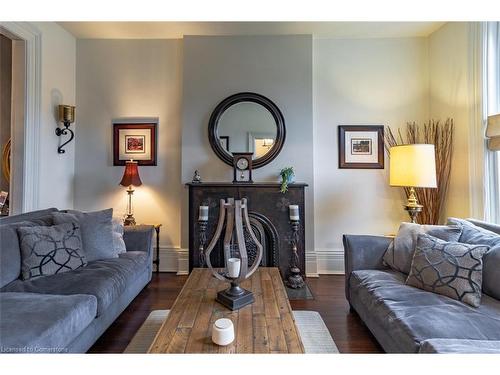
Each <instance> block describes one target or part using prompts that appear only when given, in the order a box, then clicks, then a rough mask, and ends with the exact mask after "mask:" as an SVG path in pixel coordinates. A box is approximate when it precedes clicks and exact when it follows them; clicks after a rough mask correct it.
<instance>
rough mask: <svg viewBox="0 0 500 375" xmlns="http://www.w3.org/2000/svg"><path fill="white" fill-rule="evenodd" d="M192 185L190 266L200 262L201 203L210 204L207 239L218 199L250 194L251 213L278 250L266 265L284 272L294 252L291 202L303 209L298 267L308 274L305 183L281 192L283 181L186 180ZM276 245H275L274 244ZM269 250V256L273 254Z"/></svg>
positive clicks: (215, 213) (216, 211) (216, 214)
mask: <svg viewBox="0 0 500 375" xmlns="http://www.w3.org/2000/svg"><path fill="white" fill-rule="evenodd" d="M186 185H187V186H188V187H189V270H190V271H191V270H192V269H193V268H195V267H200V264H199V257H198V253H199V245H200V242H199V234H200V233H199V226H198V209H199V206H201V205H206V206H209V219H208V225H207V230H206V237H207V242H209V241H210V239H211V238H212V236H213V234H214V231H215V227H216V224H217V221H218V218H219V200H220V199H227V198H235V199H242V198H247V200H248V209H249V213H250V215H251V217H253V218H254V219H255V220H258V221H260V223H261V224H262V226H263V227H264V228H265V230H266V233H268V235H269V238H268V246H269V250H270V251H275V254H274V262H275V263H277V264H272V262H271V261H270V262H269V263H268V264H266V265H267V266H276V267H279V269H280V271H281V274H282V276H283V277H284V278H285V277H286V276H288V266H289V264H290V257H291V254H292V250H291V246H290V242H289V240H290V237H291V234H292V227H291V225H290V220H289V211H288V206H289V205H291V204H296V205H298V206H299V210H300V228H299V244H298V254H299V268H300V269H301V271H302V273H303V274H305V254H304V248H305V230H304V229H305V225H306V222H305V216H304V213H305V199H304V196H305V194H304V193H305V188H306V187H307V186H308V185H307V184H305V183H293V184H289V185H288V191H287V192H286V193H284V194H283V193H281V192H280V186H281V184H280V183H271V182H263V183H257V182H255V183H228V182H203V183H187V184H186ZM273 246H274V249H273V248H272V247H273ZM271 255H272V254H270V259H271V258H272V256H271Z"/></svg>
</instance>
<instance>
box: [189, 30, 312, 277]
mask: <svg viewBox="0 0 500 375" xmlns="http://www.w3.org/2000/svg"><path fill="white" fill-rule="evenodd" d="M183 66H184V71H183V90H184V91H183V104H182V114H183V121H182V124H183V126H182V159H181V160H182V181H183V182H188V181H190V180H191V178H192V176H193V172H194V170H195V169H198V170H199V171H200V173H201V175H202V177H203V179H204V181H231V180H232V168H231V167H229V166H228V165H226V164H224V163H223V162H222V161H220V160H219V159H218V158H217V156H216V155H215V154H214V152H213V151H212V149H211V148H210V145H209V142H208V130H207V129H208V120H209V117H210V114H211V112H212V111H213V109H214V108H215V106H216V105H217V104H218V103H219V102H220V101H221V100H223V99H224V98H226V97H227V96H229V95H232V94H235V93H237V92H242V91H252V92H256V93H259V94H262V95H264V96H266V97H268V98H269V99H271V100H272V101H273V102H274V103H275V104H276V105H277V106H278V107H279V108H280V109H281V111H282V112H283V115H284V117H285V124H286V130H287V138H286V142H285V145H284V147H283V150H282V152H281V153H280V155H279V156H278V157H277V158H276V159H275V160H274V161H273V162H272V163H270V164H268V165H267V166H265V167H263V168H260V169H256V170H255V171H254V179H255V180H256V181H277V180H278V173H279V171H280V169H281V168H283V167H285V166H293V167H294V168H295V171H296V180H297V181H300V182H306V183H308V184H309V188H307V190H306V191H307V194H306V220H307V228H306V229H307V230H306V251H307V250H311V251H313V250H314V215H313V202H314V201H313V192H314V186H313V182H314V175H313V124H312V122H313V114H312V37H311V36H310V35H308V36H305V35H297V36H227V37H198V36H186V37H184V65H183ZM184 203H185V204H184V206H183V223H184V224H185V225H183V229H184V232H183V245H184V246H183V247H187V232H186V231H185V230H186V229H187V225H186V223H187V215H186V211H187V199H184ZM311 264H312V262H311ZM311 267H313V266H311ZM307 271H308V272H313V273H314V272H316V269H315V267H314V269H308V270H307Z"/></svg>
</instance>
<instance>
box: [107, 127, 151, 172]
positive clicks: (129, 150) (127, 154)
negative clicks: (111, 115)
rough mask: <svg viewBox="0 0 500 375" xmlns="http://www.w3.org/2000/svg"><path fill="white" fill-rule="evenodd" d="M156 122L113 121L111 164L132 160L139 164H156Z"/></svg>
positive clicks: (120, 163)
mask: <svg viewBox="0 0 500 375" xmlns="http://www.w3.org/2000/svg"><path fill="white" fill-rule="evenodd" d="M157 125H158V123H157V122H147V123H146V122H144V123H140V122H130V123H126V122H114V123H113V165H125V161H127V160H134V161H137V162H138V163H139V165H156V155H157V150H156V139H157Z"/></svg>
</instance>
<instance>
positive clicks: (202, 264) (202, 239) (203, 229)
mask: <svg viewBox="0 0 500 375" xmlns="http://www.w3.org/2000/svg"><path fill="white" fill-rule="evenodd" d="M207 224H208V220H198V226H199V228H200V229H199V235H200V238H199V241H200V246H199V248H198V251H199V253H198V260H199V263H200V267H202V268H203V267H205V263H206V259H205V244H206V243H207V236H206V231H207Z"/></svg>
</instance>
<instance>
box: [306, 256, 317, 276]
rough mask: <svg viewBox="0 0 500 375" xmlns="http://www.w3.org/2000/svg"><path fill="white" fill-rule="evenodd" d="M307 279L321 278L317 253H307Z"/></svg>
mask: <svg viewBox="0 0 500 375" xmlns="http://www.w3.org/2000/svg"><path fill="white" fill-rule="evenodd" d="M306 277H319V274H318V261H317V258H316V252H315V251H314V250H313V251H311V250H308V251H306Z"/></svg>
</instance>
